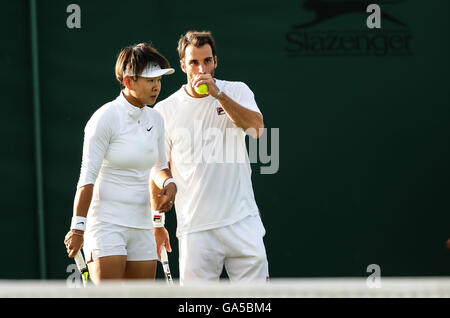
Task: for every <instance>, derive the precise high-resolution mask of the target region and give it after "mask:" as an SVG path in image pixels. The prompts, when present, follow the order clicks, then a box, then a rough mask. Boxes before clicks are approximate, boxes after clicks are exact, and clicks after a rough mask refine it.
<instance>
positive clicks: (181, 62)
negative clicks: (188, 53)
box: [180, 60, 186, 73]
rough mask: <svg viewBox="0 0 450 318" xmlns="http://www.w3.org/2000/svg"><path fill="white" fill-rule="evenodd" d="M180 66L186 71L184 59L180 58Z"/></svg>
mask: <svg viewBox="0 0 450 318" xmlns="http://www.w3.org/2000/svg"><path fill="white" fill-rule="evenodd" d="M180 67H181V70H182V71H183V72H184V73H186V64H184V60H180Z"/></svg>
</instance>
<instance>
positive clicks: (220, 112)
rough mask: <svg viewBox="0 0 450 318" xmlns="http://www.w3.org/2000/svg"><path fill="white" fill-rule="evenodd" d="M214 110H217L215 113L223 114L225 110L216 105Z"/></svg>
mask: <svg viewBox="0 0 450 318" xmlns="http://www.w3.org/2000/svg"><path fill="white" fill-rule="evenodd" d="M216 110H217V115H224V114H225V111H224V110H223V108H222V106H217V107H216Z"/></svg>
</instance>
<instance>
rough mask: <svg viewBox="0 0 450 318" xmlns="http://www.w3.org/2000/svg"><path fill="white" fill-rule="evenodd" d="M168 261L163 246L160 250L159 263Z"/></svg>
mask: <svg viewBox="0 0 450 318" xmlns="http://www.w3.org/2000/svg"><path fill="white" fill-rule="evenodd" d="M168 261H169V257H168V256H167V250H166V247H165V246H164V245H163V247H162V248H161V263H166V262H168Z"/></svg>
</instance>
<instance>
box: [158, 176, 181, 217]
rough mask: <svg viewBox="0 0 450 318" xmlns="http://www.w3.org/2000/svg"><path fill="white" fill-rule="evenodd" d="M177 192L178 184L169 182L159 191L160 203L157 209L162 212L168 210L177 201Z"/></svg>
mask: <svg viewBox="0 0 450 318" xmlns="http://www.w3.org/2000/svg"><path fill="white" fill-rule="evenodd" d="M176 193H177V186H176V185H175V184H174V183H169V184H168V185H166V186H165V187H164V188H163V189H162V190H161V191H160V192H159V193H158V198H159V199H160V200H161V201H159V205H158V207H157V210H158V211H160V212H168V211H170V209H171V208H172V206H173V203H174V202H175V194H176Z"/></svg>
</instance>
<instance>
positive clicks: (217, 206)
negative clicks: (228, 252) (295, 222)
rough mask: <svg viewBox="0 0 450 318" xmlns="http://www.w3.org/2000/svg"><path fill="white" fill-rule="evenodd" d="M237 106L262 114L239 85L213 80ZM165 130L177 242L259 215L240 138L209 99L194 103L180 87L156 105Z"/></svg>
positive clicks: (243, 139)
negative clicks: (184, 236)
mask: <svg viewBox="0 0 450 318" xmlns="http://www.w3.org/2000/svg"><path fill="white" fill-rule="evenodd" d="M216 85H217V86H218V88H219V89H220V90H222V91H223V92H224V93H225V94H227V95H228V96H229V97H231V98H232V99H233V100H234V101H236V102H237V103H239V104H240V105H242V106H244V107H246V108H248V109H250V110H252V111H255V112H258V113H260V114H261V112H260V110H259V108H258V106H257V105H256V102H255V99H254V95H253V93H252V91H251V90H250V89H249V88H248V86H247V85H245V84H244V83H242V82H229V81H223V80H216ZM154 109H155V110H157V111H158V112H159V113H160V114H161V116H162V117H163V119H164V123H165V128H166V151H167V158H170V160H171V171H172V174H173V177H174V179H175V181H176V182H177V187H178V191H177V195H176V197H175V209H176V212H177V237H180V236H181V235H184V234H187V233H192V232H198V231H203V230H208V229H213V228H218V227H223V226H227V225H230V224H233V223H235V222H237V221H239V220H241V219H243V218H245V217H246V216H248V215H257V214H258V213H259V211H258V207H257V205H256V202H255V197H254V194H253V188H252V183H251V168H250V163H249V160H248V154H247V148H246V144H245V132H244V131H243V130H242V129H241V128H239V127H237V126H236V125H235V124H234V123H233V122H232V121H231V119H230V118H229V117H228V116H227V114H226V113H225V112H224V111H223V110H222V109H221V107H220V104H219V102H218V101H217V100H216V99H215V98H214V97H211V96H207V97H203V98H193V97H191V96H189V95H188V94H187V93H186V91H185V89H184V86H182V87H181V88H180V89H179V90H178V91H177V92H175V93H174V94H172V95H171V96H169V97H168V98H167V99H165V100H163V101H161V102H159V103H157V104H156V106H155V108H154Z"/></svg>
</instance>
